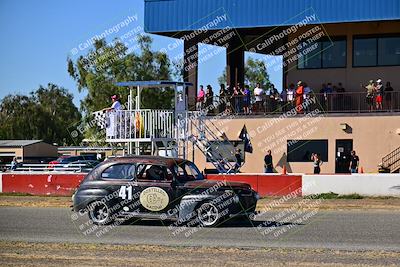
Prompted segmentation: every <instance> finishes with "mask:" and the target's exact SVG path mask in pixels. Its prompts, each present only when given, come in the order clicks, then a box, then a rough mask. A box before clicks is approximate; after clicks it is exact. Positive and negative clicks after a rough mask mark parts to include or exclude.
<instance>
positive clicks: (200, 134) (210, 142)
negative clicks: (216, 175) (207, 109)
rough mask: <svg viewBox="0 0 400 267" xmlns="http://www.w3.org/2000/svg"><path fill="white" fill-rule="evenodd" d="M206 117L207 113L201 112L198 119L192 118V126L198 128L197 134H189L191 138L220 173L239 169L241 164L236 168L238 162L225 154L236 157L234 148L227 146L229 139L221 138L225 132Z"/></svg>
mask: <svg viewBox="0 0 400 267" xmlns="http://www.w3.org/2000/svg"><path fill="white" fill-rule="evenodd" d="M205 119H206V116H205V114H200V115H199V117H197V118H196V119H190V123H191V126H192V128H193V129H194V130H196V134H195V133H193V132H192V133H191V134H190V135H189V140H190V141H191V142H193V143H194V144H195V145H196V147H197V148H198V149H199V150H200V151H201V152H202V153H203V154H204V155H205V156H206V157H207V158H208V159H209V160H210V161H211V163H212V164H213V165H214V167H215V168H216V169H217V170H218V171H219V172H220V173H231V172H236V171H238V170H239V168H240V166H239V167H236V168H235V165H236V164H235V163H233V162H231V161H229V159H228V158H226V157H224V154H225V155H230V156H231V157H234V154H235V151H234V150H228V149H227V148H226V142H229V141H227V140H221V139H220V138H221V137H222V136H223V133H222V132H221V131H220V130H219V129H218V127H216V126H215V124H214V123H212V121H211V120H208V121H207V123H206V122H205ZM211 128H212V129H211ZM218 135H220V136H218ZM232 147H233V145H232ZM221 152H224V153H221Z"/></svg>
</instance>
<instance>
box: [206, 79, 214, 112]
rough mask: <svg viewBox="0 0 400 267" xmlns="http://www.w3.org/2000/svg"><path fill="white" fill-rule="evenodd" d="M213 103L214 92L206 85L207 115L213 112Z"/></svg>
mask: <svg viewBox="0 0 400 267" xmlns="http://www.w3.org/2000/svg"><path fill="white" fill-rule="evenodd" d="M213 103H214V92H213V90H212V87H211V85H207V91H206V109H207V113H210V112H211V111H213V110H214V107H213Z"/></svg>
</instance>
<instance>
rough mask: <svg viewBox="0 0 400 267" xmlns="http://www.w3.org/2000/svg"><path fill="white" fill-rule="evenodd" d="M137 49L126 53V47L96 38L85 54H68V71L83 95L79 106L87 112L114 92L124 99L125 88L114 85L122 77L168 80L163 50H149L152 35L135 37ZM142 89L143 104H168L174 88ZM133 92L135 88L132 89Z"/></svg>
mask: <svg viewBox="0 0 400 267" xmlns="http://www.w3.org/2000/svg"><path fill="white" fill-rule="evenodd" d="M137 42H138V45H139V49H140V52H139V53H133V52H132V53H129V50H128V48H127V47H126V46H125V45H124V44H122V43H121V42H119V41H118V40H115V41H114V42H112V43H110V44H107V43H106V41H105V40H98V41H96V42H95V44H94V48H92V49H91V50H90V51H89V52H88V54H87V55H85V56H80V57H79V58H78V59H77V60H76V61H75V62H74V61H73V60H72V59H70V58H68V72H69V74H70V76H71V77H72V78H73V79H74V80H75V81H76V82H77V86H78V89H79V90H80V91H82V90H86V91H87V96H86V97H85V99H84V100H83V101H82V102H81V108H82V109H83V111H85V113H86V115H87V117H90V113H91V112H94V111H97V110H101V109H103V108H105V107H108V106H110V96H111V95H114V94H118V95H119V96H120V97H121V100H122V104H126V103H127V96H128V90H127V88H121V87H117V86H115V85H114V83H115V82H122V81H145V80H168V79H169V78H170V62H169V59H168V57H167V55H166V54H165V53H161V52H157V51H152V50H151V44H152V39H151V38H150V37H149V36H146V35H139V36H138V38H137ZM159 90H160V89H158V90H157V89H151V88H150V89H145V90H143V91H142V94H141V103H142V107H143V108H171V104H172V103H173V101H172V100H173V96H174V92H173V90H171V89H167V90H162V91H163V94H160V91H159ZM134 94H136V90H134Z"/></svg>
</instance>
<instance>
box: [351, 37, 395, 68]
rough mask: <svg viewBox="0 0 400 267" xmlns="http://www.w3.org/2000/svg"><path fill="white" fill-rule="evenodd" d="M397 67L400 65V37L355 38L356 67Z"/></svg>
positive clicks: (354, 60)
mask: <svg viewBox="0 0 400 267" xmlns="http://www.w3.org/2000/svg"><path fill="white" fill-rule="evenodd" d="M397 65H400V37H398V36H397V37H395V36H391V37H354V40H353V66H354V67H375V66H397Z"/></svg>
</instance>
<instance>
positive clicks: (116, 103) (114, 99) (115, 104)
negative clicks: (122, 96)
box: [108, 95, 122, 111]
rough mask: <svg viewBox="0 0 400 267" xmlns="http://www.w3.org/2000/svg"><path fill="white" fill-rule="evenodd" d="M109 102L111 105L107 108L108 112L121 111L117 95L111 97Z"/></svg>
mask: <svg viewBox="0 0 400 267" xmlns="http://www.w3.org/2000/svg"><path fill="white" fill-rule="evenodd" d="M111 100H112V102H113V103H112V105H111V107H110V108H108V110H110V111H111V110H121V109H122V105H121V103H120V102H119V98H118V96H117V95H113V96H112V97H111Z"/></svg>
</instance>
